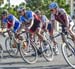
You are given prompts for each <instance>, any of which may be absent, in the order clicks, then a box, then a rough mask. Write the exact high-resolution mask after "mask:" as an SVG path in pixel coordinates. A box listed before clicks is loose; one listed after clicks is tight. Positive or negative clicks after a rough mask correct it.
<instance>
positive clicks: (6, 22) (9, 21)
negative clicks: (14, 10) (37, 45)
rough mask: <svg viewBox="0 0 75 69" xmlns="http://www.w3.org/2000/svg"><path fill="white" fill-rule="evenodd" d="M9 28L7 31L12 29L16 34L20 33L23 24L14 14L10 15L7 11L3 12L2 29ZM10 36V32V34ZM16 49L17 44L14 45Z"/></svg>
mask: <svg viewBox="0 0 75 69" xmlns="http://www.w3.org/2000/svg"><path fill="white" fill-rule="evenodd" d="M4 27H7V30H10V29H12V30H13V32H14V33H15V34H17V33H19V31H20V27H21V22H20V21H19V20H18V19H17V18H16V17H15V16H14V15H12V14H9V13H8V11H7V10H3V12H2V28H4ZM8 34H10V32H8ZM13 47H16V44H15V43H14V44H13Z"/></svg>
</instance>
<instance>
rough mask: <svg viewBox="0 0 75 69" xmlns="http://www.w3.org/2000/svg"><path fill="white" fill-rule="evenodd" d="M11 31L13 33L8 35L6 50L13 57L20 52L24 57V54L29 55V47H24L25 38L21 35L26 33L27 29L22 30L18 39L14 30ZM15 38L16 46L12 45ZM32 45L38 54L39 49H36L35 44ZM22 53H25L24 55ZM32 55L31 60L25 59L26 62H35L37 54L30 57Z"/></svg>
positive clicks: (33, 50) (32, 48)
mask: <svg viewBox="0 0 75 69" xmlns="http://www.w3.org/2000/svg"><path fill="white" fill-rule="evenodd" d="M10 33H11V34H9V37H7V38H6V40H5V46H6V50H7V52H8V54H9V55H10V56H12V57H17V54H18V52H19V53H20V55H21V57H22V58H23V57H24V55H25V56H27V57H28V56H29V54H30V53H31V52H29V51H28V50H27V48H24V47H23V38H22V37H21V35H22V34H23V33H24V34H26V31H22V32H21V33H19V34H18V37H20V38H18V40H17V39H16V37H15V35H14V33H13V31H10ZM14 40H15V43H16V47H15V48H14V47H13V46H12V44H13V43H14ZM25 42H26V41H25ZM30 47H31V50H32V52H34V53H35V54H36V53H37V51H36V48H35V46H33V45H30ZM26 50H27V52H23V51H26ZM22 54H24V55H22ZM31 57H32V58H33V59H32V60H31V61H30V60H27V59H25V62H27V63H35V62H36V58H37V55H36V56H30V58H31Z"/></svg>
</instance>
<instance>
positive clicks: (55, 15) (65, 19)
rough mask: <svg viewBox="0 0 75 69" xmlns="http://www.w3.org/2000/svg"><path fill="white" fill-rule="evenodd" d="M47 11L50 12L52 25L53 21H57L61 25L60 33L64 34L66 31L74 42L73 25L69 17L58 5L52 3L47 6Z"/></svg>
mask: <svg viewBox="0 0 75 69" xmlns="http://www.w3.org/2000/svg"><path fill="white" fill-rule="evenodd" d="M49 9H50V12H51V21H52V24H54V23H55V20H57V21H58V22H59V23H60V24H61V25H62V32H64V33H65V34H66V31H67V32H69V33H70V35H71V37H72V39H73V40H75V33H74V32H73V31H72V28H73V25H74V23H73V20H72V19H71V17H70V16H69V15H68V14H67V13H66V11H65V10H64V9H63V8H59V6H58V4H57V3H55V2H52V3H51V4H50V5H49ZM62 40H63V37H62Z"/></svg>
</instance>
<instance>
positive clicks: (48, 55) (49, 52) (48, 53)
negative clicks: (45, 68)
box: [41, 43, 53, 62]
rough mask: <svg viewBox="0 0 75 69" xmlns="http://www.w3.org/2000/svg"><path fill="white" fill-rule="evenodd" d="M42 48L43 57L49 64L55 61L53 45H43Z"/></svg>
mask: <svg viewBox="0 0 75 69" xmlns="http://www.w3.org/2000/svg"><path fill="white" fill-rule="evenodd" d="M42 44H43V43H42ZM41 48H42V54H43V57H44V58H45V59H46V60H47V61H49V62H50V61H52V60H53V49H52V47H51V45H50V44H49V43H48V44H47V46H45V45H42V46H41Z"/></svg>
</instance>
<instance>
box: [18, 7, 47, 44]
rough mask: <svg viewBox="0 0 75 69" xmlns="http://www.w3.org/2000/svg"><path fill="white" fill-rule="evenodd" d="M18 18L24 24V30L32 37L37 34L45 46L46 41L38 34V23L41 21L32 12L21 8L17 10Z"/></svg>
mask: <svg viewBox="0 0 75 69" xmlns="http://www.w3.org/2000/svg"><path fill="white" fill-rule="evenodd" d="M17 11H18V12H19V14H20V15H21V16H20V21H21V22H22V23H23V24H25V26H26V25H27V26H26V28H27V29H28V30H29V31H30V33H31V34H32V35H34V34H37V36H38V37H39V39H40V40H41V41H43V42H44V43H45V44H47V42H46V39H45V38H44V37H43V35H41V34H40V23H41V20H40V19H39V17H38V16H37V15H36V14H35V13H34V12H32V11H27V10H25V9H24V8H23V7H19V8H18V9H17Z"/></svg>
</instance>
